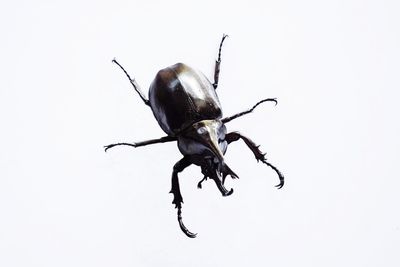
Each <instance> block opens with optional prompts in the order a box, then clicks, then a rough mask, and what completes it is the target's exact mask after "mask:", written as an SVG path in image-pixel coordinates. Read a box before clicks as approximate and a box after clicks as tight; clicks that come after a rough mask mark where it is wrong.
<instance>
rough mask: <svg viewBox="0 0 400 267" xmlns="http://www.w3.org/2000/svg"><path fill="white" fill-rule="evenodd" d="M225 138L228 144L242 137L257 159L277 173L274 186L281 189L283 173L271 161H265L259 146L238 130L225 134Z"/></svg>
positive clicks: (283, 181)
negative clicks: (277, 180) (276, 182)
mask: <svg viewBox="0 0 400 267" xmlns="http://www.w3.org/2000/svg"><path fill="white" fill-rule="evenodd" d="M225 139H226V141H227V142H228V144H230V143H232V142H235V141H237V140H239V139H242V140H243V141H244V142H245V144H246V145H247V146H248V147H249V148H250V150H251V151H252V152H253V154H254V156H255V157H256V159H257V161H261V162H263V163H264V164H266V165H268V166H269V167H271V168H272V169H273V170H274V171H275V172H276V173H277V174H278V177H279V181H280V183H279V184H278V185H276V187H277V188H278V189H281V188H282V187H283V185H284V183H285V178H284V176H283V174H282V173H281V172H280V171H279V170H278V168H276V167H275V166H274V165H272V164H271V163H269V162H267V159H266V158H265V153H262V152H261V150H260V149H259V147H260V146H258V145H256V144H255V143H254V142H253V141H252V140H250V139H249V138H247V137H246V136H243V135H242V134H240V133H239V132H231V133H228V134H227V135H226V136H225Z"/></svg>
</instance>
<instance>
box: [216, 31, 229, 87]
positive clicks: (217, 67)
mask: <svg viewBox="0 0 400 267" xmlns="http://www.w3.org/2000/svg"><path fill="white" fill-rule="evenodd" d="M226 37H229V36H228V35H227V34H223V35H222V40H221V43H220V44H219V50H218V59H217V60H216V61H215V70H214V83H213V87H214V89H217V87H218V81H219V71H220V66H221V51H222V44H223V43H224V41H225V38H226Z"/></svg>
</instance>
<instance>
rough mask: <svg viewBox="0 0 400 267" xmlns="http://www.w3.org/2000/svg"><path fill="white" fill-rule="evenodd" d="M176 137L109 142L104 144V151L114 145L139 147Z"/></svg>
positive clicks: (172, 139) (173, 139)
mask: <svg viewBox="0 0 400 267" xmlns="http://www.w3.org/2000/svg"><path fill="white" fill-rule="evenodd" d="M175 140H176V138H175V137H172V136H164V137H161V138H158V139H150V140H146V141H142V142H137V143H116V144H111V145H107V146H104V151H105V152H107V150H108V149H110V148H112V147H115V146H132V147H139V146H147V145H151V144H157V143H165V142H171V141H175Z"/></svg>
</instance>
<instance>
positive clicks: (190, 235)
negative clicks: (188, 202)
mask: <svg viewBox="0 0 400 267" xmlns="http://www.w3.org/2000/svg"><path fill="white" fill-rule="evenodd" d="M178 222H179V227H180V228H181V230H182V232H183V233H184V234H185V235H186V236H188V237H190V238H195V237H196V236H197V234H194V233H192V232H190V231H189V230H188V229H187V228H186V226H185V224H184V223H183V221H182V211H181V207H180V206H179V207H178Z"/></svg>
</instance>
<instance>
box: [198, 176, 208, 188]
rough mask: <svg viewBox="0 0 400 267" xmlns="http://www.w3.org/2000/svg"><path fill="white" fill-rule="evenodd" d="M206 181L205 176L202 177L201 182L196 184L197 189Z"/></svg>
mask: <svg viewBox="0 0 400 267" xmlns="http://www.w3.org/2000/svg"><path fill="white" fill-rule="evenodd" d="M206 180H207V176H206V175H204V177H203V179H201V181H200V182H199V183H198V184H197V188H198V189H201V183H202V182H204V181H206Z"/></svg>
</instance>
